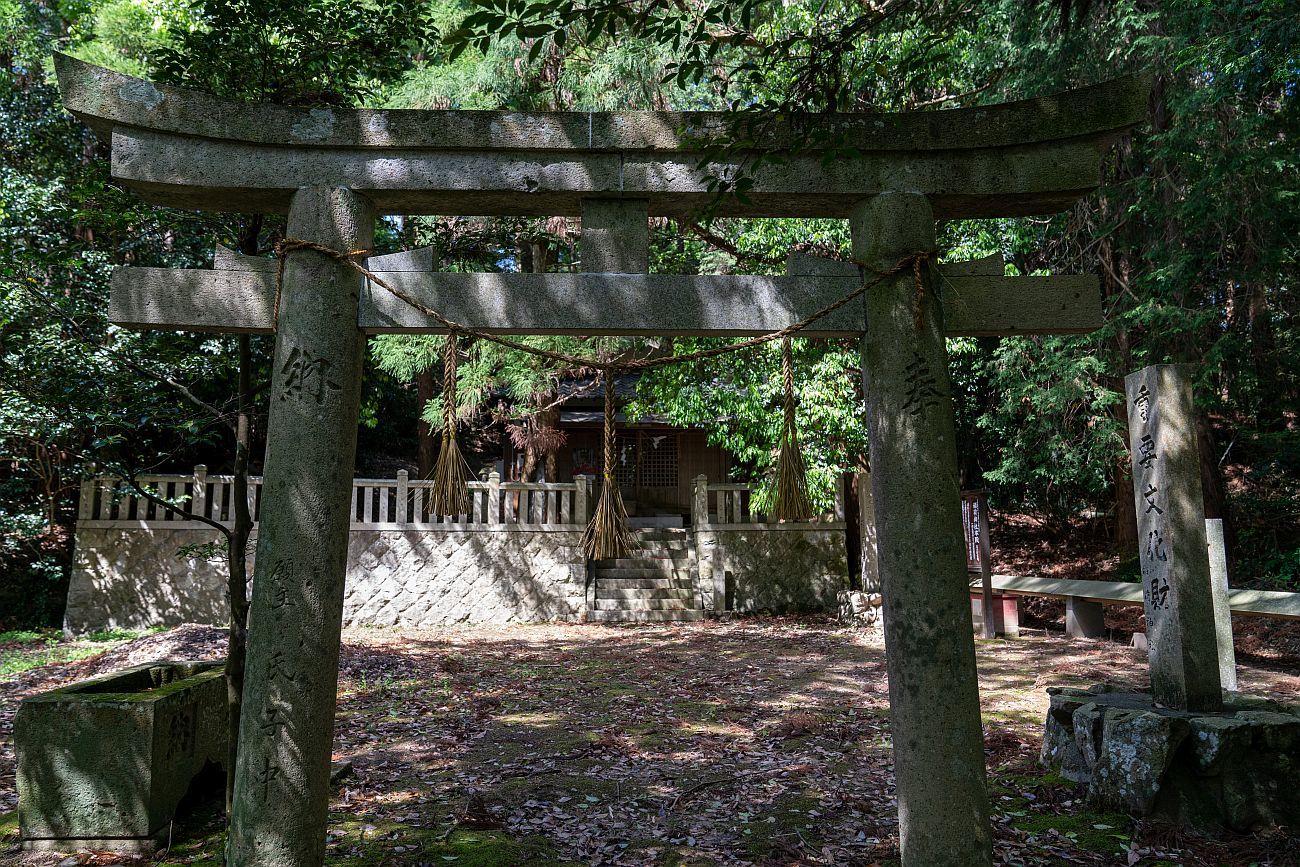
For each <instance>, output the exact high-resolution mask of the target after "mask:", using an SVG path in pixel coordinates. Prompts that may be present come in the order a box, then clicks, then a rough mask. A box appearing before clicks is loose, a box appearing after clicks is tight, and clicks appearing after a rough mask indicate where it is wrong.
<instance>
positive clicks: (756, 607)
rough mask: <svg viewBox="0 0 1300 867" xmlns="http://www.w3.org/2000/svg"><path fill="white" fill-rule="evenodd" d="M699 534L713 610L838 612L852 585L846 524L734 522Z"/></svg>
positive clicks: (704, 584) (704, 590)
mask: <svg viewBox="0 0 1300 867" xmlns="http://www.w3.org/2000/svg"><path fill="white" fill-rule="evenodd" d="M695 538H696V551H697V557H698V560H699V562H700V564H701V566H700V578H701V580H700V589H701V594H702V596H703V597H704V607H705V608H706V609H707V610H713V611H724V610H726V611H743V612H751V613H753V612H770V613H776V614H797V613H809V612H827V611H835V610H836V606H837V604H838V603H837V595H838V593H839V592H840V591H841V590H848V589H849V564H848V552H847V550H846V548H845V544H844V529H843V527H842V526H835V525H832V526H828V527H826V528H825V529H820V528H814V527H810V526H809V525H801V526H800V527H799V528H797V529H795V528H789V527H787V526H783V525H763V524H751V525H748V526H744V525H731V526H730V527H727V528H725V529H724V528H717V529H712V530H697V531H696V534H695Z"/></svg>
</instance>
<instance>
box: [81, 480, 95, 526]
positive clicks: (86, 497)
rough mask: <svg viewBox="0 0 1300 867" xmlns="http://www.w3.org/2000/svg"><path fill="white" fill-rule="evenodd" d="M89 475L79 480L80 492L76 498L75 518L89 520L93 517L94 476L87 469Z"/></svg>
mask: <svg viewBox="0 0 1300 867" xmlns="http://www.w3.org/2000/svg"><path fill="white" fill-rule="evenodd" d="M87 472H89V473H90V475H88V476H86V477H85V478H83V479H82V480H81V494H80V496H79V497H78V498H77V520H79V521H89V520H92V519H93V518H94V517H95V476H94V472H93V471H92V470H87Z"/></svg>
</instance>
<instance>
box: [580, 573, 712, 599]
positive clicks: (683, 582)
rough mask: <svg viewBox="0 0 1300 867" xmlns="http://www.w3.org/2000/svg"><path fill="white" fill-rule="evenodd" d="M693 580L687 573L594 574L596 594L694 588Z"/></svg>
mask: <svg viewBox="0 0 1300 867" xmlns="http://www.w3.org/2000/svg"><path fill="white" fill-rule="evenodd" d="M694 589H695V582H694V581H692V580H691V577H690V576H689V575H678V576H673V577H665V576H663V575H629V576H625V577H622V578H605V577H602V576H600V575H597V576H596V595H597V596H599V595H600V591H601V590H692V591H693V590H694Z"/></svg>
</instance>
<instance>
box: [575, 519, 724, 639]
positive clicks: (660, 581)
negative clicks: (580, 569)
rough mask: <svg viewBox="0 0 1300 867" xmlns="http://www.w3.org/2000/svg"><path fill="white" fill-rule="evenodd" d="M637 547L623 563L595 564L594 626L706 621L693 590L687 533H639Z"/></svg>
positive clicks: (692, 558) (692, 560) (691, 551)
mask: <svg viewBox="0 0 1300 867" xmlns="http://www.w3.org/2000/svg"><path fill="white" fill-rule="evenodd" d="M633 535H634V536H635V537H636V541H635V543H634V547H633V549H632V551H630V552H629V555H628V556H627V557H626V558H624V559H620V560H596V561H593V562H592V571H593V576H594V585H595V586H594V588H593V591H594V594H593V601H592V603H591V608H590V609H589V610H588V611H587V619H588V620H589V621H593V622H643V623H647V622H659V621H697V620H703V619H704V612H703V611H702V610H701V609H700V607H699V597H698V596H697V594H696V591H695V578H694V566H695V551H694V549H693V548H692V546H691V541H690V535H689V534H688V532H687V531H686V530H670V529H655V530H635V531H633Z"/></svg>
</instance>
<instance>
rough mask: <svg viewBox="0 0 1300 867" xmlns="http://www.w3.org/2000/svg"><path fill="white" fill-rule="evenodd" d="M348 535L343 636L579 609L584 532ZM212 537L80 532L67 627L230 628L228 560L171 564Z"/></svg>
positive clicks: (559, 615) (557, 616) (574, 614)
mask: <svg viewBox="0 0 1300 867" xmlns="http://www.w3.org/2000/svg"><path fill="white" fill-rule="evenodd" d="M349 535H350V540H349V545H348V572H347V584H346V591H345V592H346V597H345V600H344V609H343V619H344V623H345V624H347V625H350V626H360V625H367V626H395V625H405V626H434V625H445V624H451V623H462V622H472V623H516V622H519V623H522V622H530V621H545V620H572V619H577V618H579V617H580V616H581V614H582V612H583V610H584V609H585V596H584V589H585V584H586V564H585V561H584V560H583V556H582V550H581V541H582V532H581V531H580V530H558V531H557V530H539V531H530V530H519V529H510V530H499V531H487V530H472V531H465V530H446V531H439V530H429V529H420V530H418V531H416V530H410V531H403V530H370V529H354V530H352V531H351V532H350V534H349ZM218 538H219V536H218V534H217V533H216V532H215V531H212V530H206V529H190V528H165V527H163V528H160V527H157V526H156V525H154V526H140V527H124V528H81V529H79V530H78V532H77V543H76V554H75V558H74V566H73V573H72V582H71V586H70V587H69V590H68V606H67V612H66V614H65V617H64V626H65V628H66V629H67V630H68V631H69V632H72V633H81V632H87V631H90V630H94V629H105V628H118V629H147V628H150V627H155V626H174V625H176V624H179V623H187V622H198V623H225V622H227V621H228V620H229V615H228V609H227V605H226V580H227V574H228V570H227V569H226V566H225V562H224V559H222V558H220V557H218V558H216V559H215V560H213V561H209V560H204V559H201V558H199V557H189V558H185V559H181V558H178V557H177V556H176V555H177V551H178V550H180V549H181V548H183V547H185V546H192V545H200V544H203V543H205V542H213V541H216V540H217V539H218ZM251 547H255V546H251ZM251 547H250V550H251ZM251 561H252V558H251V557H250V568H249V574H250V575H251V574H252V568H251Z"/></svg>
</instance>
